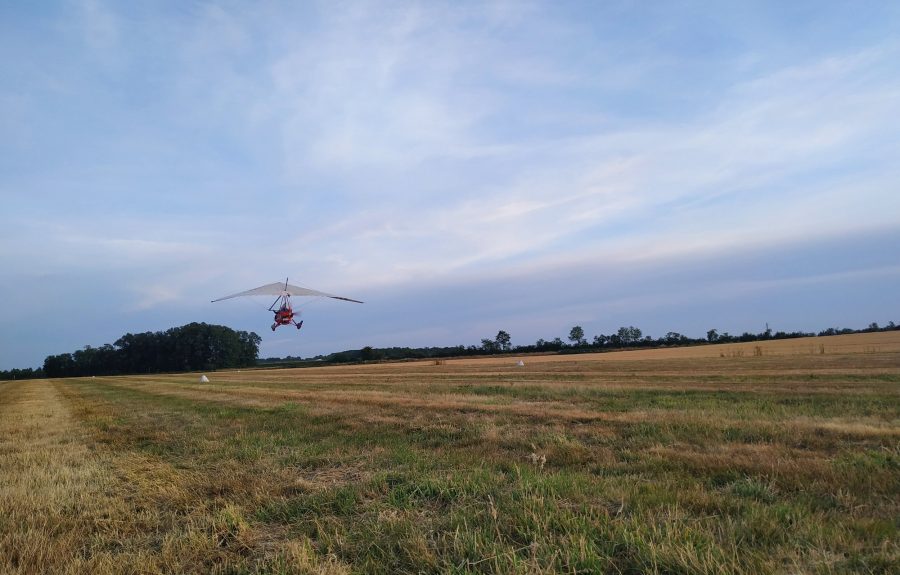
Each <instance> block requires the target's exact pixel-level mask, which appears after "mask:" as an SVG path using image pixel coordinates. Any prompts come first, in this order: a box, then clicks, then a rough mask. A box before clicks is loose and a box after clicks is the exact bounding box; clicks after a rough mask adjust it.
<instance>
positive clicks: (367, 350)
mask: <svg viewBox="0 0 900 575" xmlns="http://www.w3.org/2000/svg"><path fill="white" fill-rule="evenodd" d="M896 329H900V328H898V326H897V325H895V324H894V322H889V323H888V324H887V325H886V326H884V327H881V326H879V325H878V324H877V323H871V324H869V326H868V327H867V328H864V329H848V328H833V327H832V328H828V329H826V330H823V331H820V332H818V333H814V332H803V331H792V332H785V331H775V332H773V331H772V330H771V329H769V328H768V327H767V328H766V330H765V331H763V332H760V333H750V332H744V333H742V334H740V335H732V334H730V333H728V332H721V333H720V332H719V330H717V329H711V330H709V331H707V332H706V337H705V338H692V337H688V336H686V335H683V334H681V333H678V332H675V331H670V332H667V333H666V334H665V335H663V336H660V337H658V338H653V337H651V336H649V335H644V332H643V331H642V330H641V329H640V328H637V327H634V326H623V327H620V328H619V329H618V330H617V331H615V332H614V333H611V334H608V335H605V334H599V335H595V336H594V337H593V338H591V339H588V338H587V336H586V335H585V332H584V329H583V328H582V327H581V326H577V325H576V326H574V327H572V329H571V330H569V335H568V337H567V341H564V340H563V339H562V338H560V337H556V338H553V339H552V340H545V339H539V340H537V341H536V342H535V343H533V344H526V345H516V346H514V345H512V338H511V336H510V334H509V332H507V331H505V330H500V331H499V332H497V335H496V336H494V337H493V338H484V339H482V340H481V344H480V345H468V346H465V345H455V346H447V347H388V348H376V347H371V346H366V347H364V348H362V349H350V350H345V351H339V352H335V353H331V354H328V355H317V356H315V357H314V358H309V359H303V358H300V357H286V358H278V357H269V358H266V359H263V360H260V362H259V363H260V364H261V365H266V364H269V365H273V366H274V365H293V366H306V365H315V364H316V363H321V362H327V363H350V362H359V361H391V360H403V359H431V358H446V357H465V356H474V355H486V354H488V355H490V354H501V353H535V352H551V353H554V352H555V353H584V352H590V351H603V350H616V349H634V348H649V347H671V346H682V345H702V344H710V343H739V342H749V341H765V340H773V339H790V338H797V337H814V336H817V335H818V336H827V335H842V334H849V333H868V332H874V331H893V330H896Z"/></svg>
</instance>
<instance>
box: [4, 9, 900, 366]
mask: <svg viewBox="0 0 900 575" xmlns="http://www.w3.org/2000/svg"><path fill="white" fill-rule="evenodd" d="M898 29H900V4H898V3H896V2H890V1H885V2H855V1H846V2H842V1H827V2H822V1H821V0H817V1H810V2H805V1H797V2H783V1H772V2H746V1H742V2H728V1H719V0H716V1H709V2H691V1H682V2H679V1H666V2H644V1H587V2H576V1H563V2H549V1H548V2H529V1H524V0H523V1H497V2H464V1H448V2H440V1H436V0H435V1H427V2H392V1H373V2H365V1H360V2H353V1H347V2H335V1H324V2H296V1H286V2H276V1H268V2H266V1H261V2H190V1H184V0H179V1H173V2H157V1H152V2H151V1H146V2H142V1H135V2H112V1H109V2H105V1H103V0H70V1H64V2H50V1H41V2H0V54H2V56H0V62H2V64H0V66H2V68H0V369H11V368H24V367H38V366H40V365H41V364H42V362H43V359H44V357H46V356H47V355H51V354H58V353H65V352H71V351H74V350H76V349H80V348H82V347H83V346H85V345H91V346H99V345H103V344H105V343H113V342H114V341H115V340H116V339H118V338H119V337H120V336H121V335H123V334H125V333H128V332H131V333H137V332H144V331H156V330H165V329H168V328H170V327H174V326H178V325H183V324H186V323H189V322H194V321H197V322H207V323H214V324H223V325H227V326H229V327H232V328H234V329H242V330H247V331H255V332H256V333H258V334H259V335H260V336H262V345H261V350H260V356H261V357H270V356H279V357H284V356H287V355H292V356H302V357H309V356H313V355H316V354H321V353H329V352H333V351H340V350H344V349H354V348H360V347H362V346H365V345H371V346H374V347H388V346H395V345H397V346H413V347H418V346H437V345H457V344H464V345H469V344H478V343H479V342H480V340H481V339H482V338H493V337H494V336H495V335H496V333H497V331H499V330H501V329H503V330H506V331H508V332H509V333H510V334H511V336H512V343H513V344H530V343H533V342H534V341H536V340H537V339H538V338H543V339H552V338H554V337H561V338H563V339H565V338H566V336H567V335H568V333H569V330H570V328H571V327H572V326H574V325H581V326H582V327H583V328H584V330H585V332H586V335H587V336H588V337H589V338H590V337H592V336H593V335H596V334H599V333H612V332H615V331H616V330H617V329H618V327H620V326H623V325H624V326H630V325H634V326H637V327H639V328H641V329H642V330H643V332H644V333H645V334H650V335H654V336H660V335H663V334H665V333H666V332H668V331H677V332H680V333H683V334H686V335H689V336H692V337H702V336H704V335H705V333H706V331H707V330H708V329H711V328H716V329H718V330H719V332H723V331H727V332H731V333H741V332H743V331H752V332H759V331H762V330H764V329H765V325H766V324H767V323H768V324H769V325H770V326H771V327H772V328H773V329H774V330H776V331H778V330H784V331H795V330H802V331H818V330H821V329H825V328H828V327H833V326H838V327H854V328H859V327H865V326H866V325H868V324H869V323H871V322H873V321H874V322H881V323H886V322H887V321H890V320H893V321H900V297H898V295H897V294H898V293H900V186H898V183H900V162H898V161H897V159H898V158H900V37H898V35H897V33H896V32H897V30H898ZM286 277H289V278H290V281H291V283H292V284H297V285H302V286H306V287H310V288H314V289H318V290H321V291H326V292H329V293H336V294H339V295H343V296H348V297H351V298H354V299H360V300H364V301H365V302H366V303H365V304H363V305H357V304H352V303H347V302H341V301H335V300H322V299H315V300H312V301H310V302H308V303H304V302H297V303H298V304H299V305H300V307H301V309H302V312H303V319H304V321H305V323H304V327H303V329H302V330H301V331H300V332H297V331H296V330H289V329H285V328H280V329H279V330H277V331H276V332H275V333H273V332H271V331H270V330H269V326H270V325H271V321H272V319H271V314H270V313H269V312H268V311H266V308H267V307H268V305H269V304H270V303H271V302H270V301H268V299H266V298H257V299H251V298H243V299H234V300H228V301H225V302H218V303H210V300H212V299H215V298H218V297H221V296H224V295H228V294H231V293H235V292H238V291H242V290H246V289H250V288H253V287H256V286H259V285H263V284H267V283H270V282H273V281H279V280H283V279H284V278H286Z"/></svg>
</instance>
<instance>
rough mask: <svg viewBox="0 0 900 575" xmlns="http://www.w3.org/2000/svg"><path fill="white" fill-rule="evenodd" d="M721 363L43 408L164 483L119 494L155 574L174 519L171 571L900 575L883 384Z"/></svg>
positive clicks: (155, 388) (174, 393)
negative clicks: (178, 560) (705, 369)
mask: <svg viewBox="0 0 900 575" xmlns="http://www.w3.org/2000/svg"><path fill="white" fill-rule="evenodd" d="M737 361H740V360H737ZM798 361H800V360H798ZM807 361H809V362H812V363H814V362H816V361H819V358H818V357H817V356H809V359H808V360H807ZM832 363H833V362H832ZM575 365H577V364H575ZM725 365H726V367H725V368H724V369H723V372H722V373H719V374H712V375H705V376H703V377H699V376H698V377H693V378H692V377H691V375H690V373H688V372H687V371H686V372H685V373H681V374H676V375H673V376H654V375H652V370H649V371H647V372H646V373H644V374H643V375H641V376H640V377H638V378H636V379H637V380H638V381H633V382H632V379H633V376H632V374H631V373H629V372H628V371H625V372H623V373H619V374H618V375H616V373H614V372H609V371H605V372H604V373H602V374H601V375H598V374H596V373H592V372H583V373H580V374H575V375H577V376H578V377H573V376H572V374H569V373H566V374H564V375H563V374H553V373H552V372H551V373H549V375H531V376H529V377H527V378H525V377H523V376H522V375H515V376H503V375H501V376H500V379H502V378H504V377H505V378H507V379H509V380H510V381H497V377H493V379H494V381H491V382H490V383H488V382H486V381H485V379H488V378H484V377H481V376H479V375H478V374H477V373H475V374H472V373H469V372H468V371H460V372H459V373H456V374H451V375H452V378H450V377H449V376H448V374H446V373H440V374H435V375H434V376H433V377H432V376H430V375H429V374H427V373H407V372H404V371H403V367H398V368H397V374H394V375H392V376H391V377H387V376H386V377H384V378H380V377H379V375H378V374H377V373H363V374H359V377H358V379H356V380H354V382H353V384H346V383H344V384H342V383H341V380H335V383H334V384H333V385H331V386H326V385H323V383H322V381H321V380H320V379H316V380H315V381H314V382H312V383H309V384H307V383H306V382H305V381H304V380H303V379H302V378H303V377H304V376H302V375H301V376H296V377H295V378H294V379H285V380H282V381H278V380H276V381H272V382H270V384H268V385H267V384H266V383H265V382H263V381H250V382H249V383H247V382H244V381H242V380H241V378H240V377H239V376H237V375H232V376H231V377H232V379H230V380H228V381H225V382H222V383H221V384H214V385H215V386H216V387H217V389H220V390H223V391H222V393H218V394H206V393H204V392H202V391H194V388H192V387H191V385H190V384H188V383H186V380H185V379H183V378H181V379H179V378H170V379H166V378H159V379H158V380H154V379H153V378H144V379H143V380H141V381H140V382H137V383H136V382H135V381H134V380H129V379H128V378H113V379H102V378H101V379H96V380H69V381H66V382H65V383H63V384H61V387H60V389H61V391H62V392H63V396H64V397H65V400H66V401H67V402H68V404H69V406H70V407H71V409H72V413H73V414H74V416H75V418H76V419H77V421H78V422H79V425H81V426H82V428H83V429H84V430H85V432H86V433H87V434H88V436H89V437H90V440H91V442H93V445H94V449H98V450H103V451H104V452H105V453H108V454H109V456H110V457H111V458H112V459H113V460H119V461H122V462H127V461H132V460H133V459H134V458H139V460H140V461H143V462H152V464H153V465H155V466H158V469H159V470H164V472H163V471H159V470H157V471H155V472H154V473H160V474H162V475H160V477H164V478H165V479H164V480H163V479H160V482H164V481H169V482H171V484H172V485H177V486H178V491H177V493H178V495H177V497H174V498H173V499H169V500H167V499H165V498H161V497H160V495H159V492H160V491H159V490H161V489H162V487H159V486H158V485H156V484H154V485H156V486H155V487H153V488H152V489H151V488H148V487H146V486H144V487H141V486H135V485H130V486H129V485H127V484H122V485H120V488H121V489H122V493H121V495H122V496H123V497H124V496H126V494H127V495H128V496H129V497H131V498H133V500H135V501H138V502H140V506H141V508H142V509H152V510H153V513H158V514H162V516H164V517H166V520H165V521H161V522H160V523H159V525H162V527H157V528H158V529H161V531H159V533H158V534H157V535H156V536H155V538H151V543H150V544H149V546H148V544H147V538H146V534H142V533H141V526H140V522H136V526H135V527H134V532H133V533H131V535H129V536H128V537H123V538H121V541H120V542H119V543H118V544H119V545H120V546H121V547H122V553H130V554H132V556H133V555H135V554H140V553H145V554H149V556H154V553H159V551H155V549H159V548H161V547H160V546H164V545H165V541H167V539H166V537H169V536H171V535H172V534H175V533H182V532H183V531H184V529H185V527H184V525H185V521H191V522H192V523H191V525H194V527H195V529H193V530H188V532H189V533H190V534H193V535H192V536H195V537H196V541H195V540H194V539H190V540H187V542H186V543H184V545H185V548H184V551H183V552H184V553H185V554H186V555H185V556H186V557H190V558H191V562H190V563H182V564H180V566H179V567H178V568H177V569H176V570H179V569H180V570H181V571H184V572H198V573H199V572H209V571H219V572H223V573H343V572H354V573H385V574H387V573H635V574H637V573H892V572H898V571H900V546H898V541H900V537H898V536H900V520H898V517H900V444H898V438H900V428H898V422H900V402H898V398H900V395H898V388H897V383H898V377H897V376H896V374H885V373H880V372H879V373H873V374H872V375H871V377H867V376H866V375H865V374H864V373H860V370H861V368H860V367H859V365H856V364H854V366H853V372H852V373H846V374H841V373H820V374H816V373H814V374H813V375H815V377H814V378H813V381H814V384H812V385H811V387H810V388H809V389H803V388H802V387H796V386H799V385H800V384H801V383H803V382H804V381H809V379H810V378H809V377H808V375H804V376H802V377H800V376H797V375H796V374H793V373H792V374H790V375H786V376H785V377H784V378H779V377H778V376H773V375H772V373H770V370H768V369H767V371H766V372H765V373H758V374H755V375H754V374H753V373H741V374H740V375H739V376H736V375H734V374H730V373H728V366H730V365H731V364H725ZM768 365H769V364H767V366H768ZM630 367H631V366H629V369H630ZM688 367H689V366H688V365H687V364H685V363H683V362H682V363H671V362H670V363H665V364H660V365H657V366H656V368H657V369H659V370H660V371H667V372H670V371H672V370H677V369H684V370H687V369H688ZM814 368H815V365H811V367H810V369H814ZM565 369H566V370H571V369H572V364H568V363H567V364H566V365H565ZM829 369H832V370H833V369H834V367H833V365H832V364H829ZM879 369H884V368H883V362H882V364H880V368H879ZM267 373H268V374H269V377H273V374H274V373H275V372H267ZM303 373H304V374H313V376H310V377H317V378H319V377H320V376H318V375H315V374H316V373H317V371H316V370H304V371H303ZM341 373H343V372H341ZM648 374H649V375H648ZM246 377H248V378H252V377H253V375H251V374H248V375H247V376H246ZM513 377H515V378H518V381H512V378H513ZM214 379H216V378H214ZM448 379H452V381H448ZM459 379H468V380H469V381H470V383H467V384H460V383H459ZM524 379H527V380H528V381H527V383H523V380H524ZM698 379H702V381H699V382H698ZM610 380H615V384H614V385H612V384H609V381H610ZM651 380H652V381H651ZM738 380H739V381H738ZM573 381H575V382H576V384H575V385H571V382H573ZM680 381H693V382H694V388H690V386H685V388H684V389H673V388H672V386H673V385H674V386H677V385H679V382H680ZM561 382H568V383H561ZM629 382H631V383H629ZM648 382H649V383H648ZM698 385H699V386H702V388H697V386H698ZM736 385H737V386H738V387H735V386H736ZM792 386H793V387H792ZM789 387H791V388H790V389H788V388H789ZM271 390H283V391H284V392H285V394H287V396H285V397H286V398H283V397H281V396H280V395H278V396H272V395H267V393H268V392H269V391H271ZM336 391H340V392H341V393H340V394H337V393H335V392H336ZM293 392H297V393H298V394H299V393H301V392H302V393H307V394H312V395H297V396H296V397H297V398H303V399H296V398H295V399H291V397H293V396H290V393H293ZM373 393H374V394H376V396H372V395H371V394H373ZM378 393H389V394H391V395H390V397H395V398H401V399H405V398H409V399H410V400H421V399H423V398H424V399H425V400H427V402H426V404H425V406H424V407H423V405H422V404H420V403H408V404H407V403H404V401H396V402H394V403H392V402H383V401H380V399H379V398H380V396H378V395H377V394H378ZM373 397H374V399H373ZM375 400H379V401H380V402H379V403H377V404H376V403H372V402H373V401H375ZM451 400H452V401H451ZM495 408H496V409H495ZM512 408H516V409H512ZM571 410H576V411H571ZM585 412H587V413H589V414H592V416H591V417H585V416H584V413H585ZM123 465H125V463H123ZM145 465H150V463H145ZM154 469H156V468H154ZM135 473H136V472H135ZM133 476H134V475H127V477H133ZM14 529H15V527H14V526H11V525H6V524H4V523H2V519H0V533H2V532H4V531H7V532H8V531H10V530H14ZM86 536H93V537H101V538H102V535H97V534H96V533H95V534H93V535H90V534H88V535H86ZM152 541H155V543H153V542H152ZM191 541H194V542H193V543H191ZM165 565H171V564H165Z"/></svg>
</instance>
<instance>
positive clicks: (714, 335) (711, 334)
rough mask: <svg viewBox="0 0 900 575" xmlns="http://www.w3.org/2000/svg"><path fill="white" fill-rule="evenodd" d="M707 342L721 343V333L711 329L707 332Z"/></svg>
mask: <svg viewBox="0 0 900 575" xmlns="http://www.w3.org/2000/svg"><path fill="white" fill-rule="evenodd" d="M706 341H708V342H709V343H716V342H717V341H719V332H718V331H716V330H715V329H711V330H709V331H708V332H706Z"/></svg>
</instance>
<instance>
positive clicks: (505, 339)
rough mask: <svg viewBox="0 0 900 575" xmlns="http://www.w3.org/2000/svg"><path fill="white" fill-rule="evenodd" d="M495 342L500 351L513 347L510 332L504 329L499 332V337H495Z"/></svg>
mask: <svg viewBox="0 0 900 575" xmlns="http://www.w3.org/2000/svg"><path fill="white" fill-rule="evenodd" d="M494 343H495V344H496V346H497V349H498V350H500V351H509V350H510V349H512V344H511V343H510V337H509V334H508V333H506V332H505V331H503V330H502V329H501V330H500V331H498V332H497V337H496V338H494Z"/></svg>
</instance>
